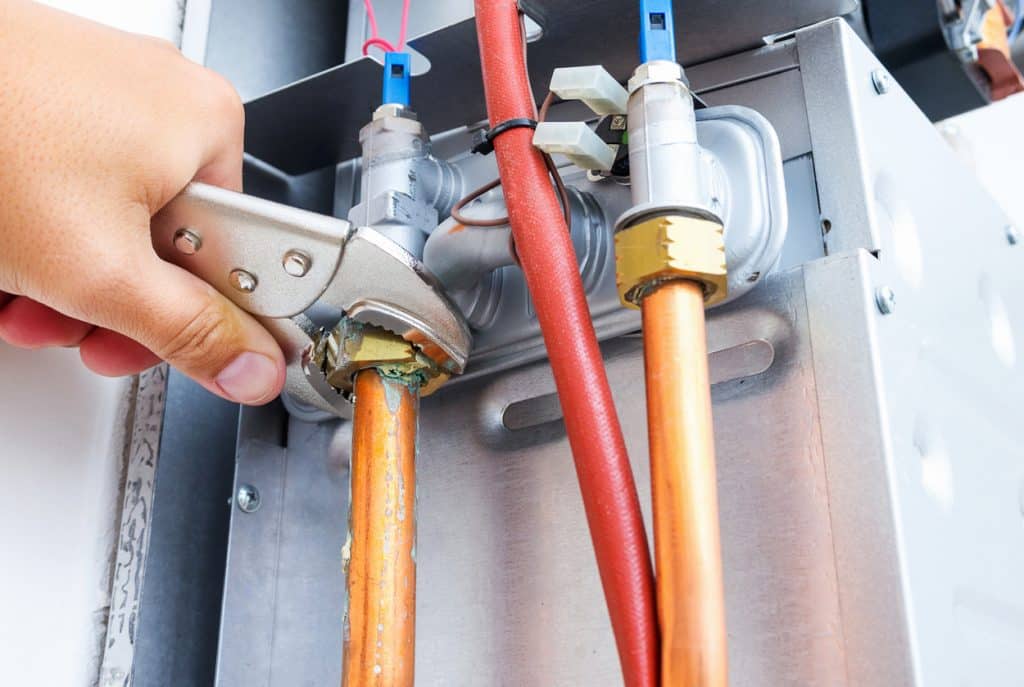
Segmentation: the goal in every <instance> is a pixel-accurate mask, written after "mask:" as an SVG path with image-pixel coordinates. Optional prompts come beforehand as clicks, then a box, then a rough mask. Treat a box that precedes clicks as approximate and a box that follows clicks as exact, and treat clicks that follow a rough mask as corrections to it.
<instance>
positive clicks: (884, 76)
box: [871, 68, 892, 95]
mask: <svg viewBox="0 0 1024 687" xmlns="http://www.w3.org/2000/svg"><path fill="white" fill-rule="evenodd" d="M871 83H872V84H873V85H874V87H875V93H877V94H878V95H885V94H886V93H888V92H889V89H890V88H892V77H891V76H889V72H887V71H885V70H884V69H881V68H879V69H875V70H874V71H872V72H871Z"/></svg>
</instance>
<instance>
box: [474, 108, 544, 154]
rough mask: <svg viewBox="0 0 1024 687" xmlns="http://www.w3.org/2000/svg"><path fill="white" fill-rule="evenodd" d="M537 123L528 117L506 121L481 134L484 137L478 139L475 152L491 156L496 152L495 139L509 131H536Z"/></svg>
mask: <svg viewBox="0 0 1024 687" xmlns="http://www.w3.org/2000/svg"><path fill="white" fill-rule="evenodd" d="M536 128H537V121H536V120H534V119H528V118H526V117H518V118H516V119H506V120H505V121H504V122H502V123H501V124H498V125H496V126H495V127H493V128H491V129H488V130H487V131H486V132H479V133H478V136H479V135H480V134H482V137H480V138H478V140H477V142H476V145H474V146H473V149H472V150H473V152H474V153H479V154H480V155H490V154H491V153H493V152H494V139H496V138H497V137H498V136H500V135H501V134H503V133H505V132H506V131H508V130H509V129H536Z"/></svg>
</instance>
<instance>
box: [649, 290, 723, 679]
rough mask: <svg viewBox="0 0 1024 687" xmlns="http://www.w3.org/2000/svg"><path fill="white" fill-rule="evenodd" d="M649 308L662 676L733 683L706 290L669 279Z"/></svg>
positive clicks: (657, 583)
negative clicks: (717, 482)
mask: <svg viewBox="0 0 1024 687" xmlns="http://www.w3.org/2000/svg"><path fill="white" fill-rule="evenodd" d="M642 309H643V332H644V368H645V372H646V377H647V429H648V434H649V441H650V452H651V488H652V492H653V498H654V560H655V573H656V586H657V603H658V622H659V624H660V626H661V684H662V685H687V686H688V687H726V685H727V682H728V678H727V672H728V671H727V663H728V657H727V654H726V634H725V598H724V593H723V588H722V555H721V543H720V540H719V531H718V495H717V485H716V482H715V444H714V436H713V432H712V426H711V387H710V384H709V381H708V362H707V361H708V357H707V342H706V340H705V331H704V292H703V289H702V287H701V286H700V285H699V284H697V283H695V282H692V281H683V280H680V281H672V282H668V283H665V284H663V285H661V286H659V287H658V288H656V289H655V290H654V291H653V292H652V293H651V294H649V295H648V296H647V297H646V298H645V299H644V300H643V303H642Z"/></svg>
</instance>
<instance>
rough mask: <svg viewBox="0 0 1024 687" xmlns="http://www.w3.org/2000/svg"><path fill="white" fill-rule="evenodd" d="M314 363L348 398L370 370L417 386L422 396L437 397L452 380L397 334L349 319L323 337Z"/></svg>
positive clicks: (332, 384)
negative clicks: (359, 377) (362, 373)
mask: <svg viewBox="0 0 1024 687" xmlns="http://www.w3.org/2000/svg"><path fill="white" fill-rule="evenodd" d="M312 362H313V363H314V364H315V365H317V366H318V367H320V369H321V370H323V373H324V376H325V377H326V379H327V383H328V384H330V385H331V386H333V387H334V388H335V389H337V390H338V391H340V392H342V393H343V394H345V395H346V396H348V395H351V393H352V384H353V380H354V379H355V376H356V373H358V372H359V371H361V370H366V369H369V368H374V369H376V370H378V371H379V372H380V373H381V375H383V376H385V377H392V378H397V379H403V380H405V381H407V382H409V383H410V384H414V385H415V386H416V387H418V388H419V392H420V395H422V396H428V395H430V394H431V393H433V392H434V391H435V390H437V388H438V387H439V386H441V384H443V383H444V382H446V381H447V380H448V378H449V376H450V375H449V374H448V373H447V372H445V371H443V370H441V369H440V368H439V367H438V366H437V365H436V364H435V363H434V362H433V361H432V360H431V359H430V358H428V357H427V356H426V355H424V354H423V353H422V352H421V351H420V350H419V349H417V348H416V347H415V346H413V345H412V344H410V343H409V342H408V341H406V340H404V339H403V338H402V337H400V336H398V335H397V334H394V333H392V332H389V331H388V330H386V329H383V328H381V327H375V326H373V325H368V324H363V323H361V322H355V321H353V320H350V319H348V318H346V319H343V320H342V321H341V322H340V323H339V324H338V326H336V327H335V328H334V329H331V330H329V331H326V330H325V331H324V332H322V333H321V335H320V336H319V338H318V340H317V342H316V345H315V347H314V350H313V357H312Z"/></svg>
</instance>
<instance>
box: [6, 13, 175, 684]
mask: <svg viewBox="0 0 1024 687" xmlns="http://www.w3.org/2000/svg"><path fill="white" fill-rule="evenodd" d="M49 4H52V5H54V6H57V7H60V8H61V9H65V10H68V11H75V12H78V13H79V14H84V15H87V16H89V17H90V18H93V19H96V20H99V21H104V22H107V23H110V24H113V25H115V26H118V27H119V28H123V29H128V30H135V31H139V32H142V33H149V34H151V35H155V36H159V37H161V38H166V39H168V40H172V41H174V42H175V43H177V42H178V40H179V38H180V18H181V8H180V7H179V2H178V1H177V0H54V1H53V2H50V3H49ZM180 4H182V5H183V4H184V3H183V1H182V2H181V3H180ZM129 387H130V380H127V379H106V378H103V377H99V376H97V375H94V374H92V373H91V372H89V371H88V370H86V369H85V367H84V366H83V365H82V364H81V362H80V361H79V358H78V354H77V351H72V350H63V349H60V350H49V351H23V350H19V349H15V348H12V347H10V346H7V345H5V344H2V343H0V581H2V584H0V683H2V684H5V685H41V686H42V685H45V686H46V687H50V686H51V685H52V686H53V687H79V686H81V687H85V686H86V685H92V684H95V683H96V679H97V675H98V662H99V658H100V651H101V645H102V639H103V633H104V631H105V630H104V628H105V623H106V619H107V604H108V603H109V598H110V597H109V594H110V588H109V574H110V565H111V560H112V555H113V548H114V540H115V535H116V534H117V532H116V527H117V519H118V516H119V512H120V508H121V499H120V494H119V490H120V478H121V461H122V458H123V455H122V453H123V431H124V425H125V417H124V415H125V412H126V407H127V406H126V405H125V403H124V401H125V400H126V398H127V392H128V390H129Z"/></svg>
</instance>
